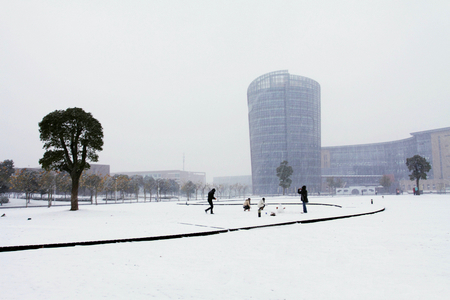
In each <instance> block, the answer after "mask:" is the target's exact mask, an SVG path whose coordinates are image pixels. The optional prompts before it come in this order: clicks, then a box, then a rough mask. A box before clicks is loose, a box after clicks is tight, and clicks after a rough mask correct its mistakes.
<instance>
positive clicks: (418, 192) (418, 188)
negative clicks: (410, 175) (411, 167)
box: [416, 178, 420, 195]
mask: <svg viewBox="0 0 450 300" xmlns="http://www.w3.org/2000/svg"><path fill="white" fill-rule="evenodd" d="M416 186H417V195H420V187H419V178H416Z"/></svg>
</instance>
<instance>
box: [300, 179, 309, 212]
mask: <svg viewBox="0 0 450 300" xmlns="http://www.w3.org/2000/svg"><path fill="white" fill-rule="evenodd" d="M298 193H299V194H300V199H301V200H302V202H303V213H305V214H306V213H307V212H308V211H307V210H306V203H308V191H307V190H306V185H304V186H302V188H300V189H298Z"/></svg>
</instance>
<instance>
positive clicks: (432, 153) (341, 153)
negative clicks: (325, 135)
mask: <svg viewBox="0 0 450 300" xmlns="http://www.w3.org/2000/svg"><path fill="white" fill-rule="evenodd" d="M411 135H412V137H410V138H407V139H403V140H398V141H392V142H386V143H375V144H364V145H353V146H337V147H323V148H322V154H321V156H322V162H321V167H322V178H323V187H324V189H326V178H328V177H333V178H336V179H337V178H341V179H342V181H343V182H344V183H345V184H346V186H350V185H367V186H379V184H380V179H381V177H382V176H383V175H390V176H391V178H394V181H395V182H397V184H398V186H397V187H395V186H393V188H399V189H401V190H403V191H410V190H412V188H413V187H414V186H415V182H414V181H411V180H410V179H409V174H410V171H409V170H408V168H407V167H406V159H407V158H409V157H413V156H414V155H420V156H422V157H424V158H425V159H426V160H427V161H428V162H429V163H430V164H431V167H432V168H431V171H430V172H429V173H428V175H427V178H428V180H420V184H421V186H420V189H421V190H445V188H446V187H450V127H447V128H440V129H434V130H428V131H420V132H414V133H411Z"/></svg>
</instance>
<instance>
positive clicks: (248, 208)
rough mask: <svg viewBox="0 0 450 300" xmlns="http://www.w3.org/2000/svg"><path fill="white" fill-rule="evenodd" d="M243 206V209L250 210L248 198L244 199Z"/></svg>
mask: <svg viewBox="0 0 450 300" xmlns="http://www.w3.org/2000/svg"><path fill="white" fill-rule="evenodd" d="M243 207H244V211H246V210H248V211H250V198H247V199H245V201H244V205H243Z"/></svg>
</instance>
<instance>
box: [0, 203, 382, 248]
mask: <svg viewBox="0 0 450 300" xmlns="http://www.w3.org/2000/svg"><path fill="white" fill-rule="evenodd" d="M180 204H181V203H180ZM183 204H184V203H183ZM280 204H281V205H301V203H292V202H291V203H278V204H274V203H268V205H269V206H272V205H280ZM184 205H185V204H184ZM189 205H203V206H204V205H205V202H196V203H189ZM220 205H241V203H215V204H214V206H220ZM311 205H313V206H314V205H323V206H335V207H338V208H341V206H340V205H335V204H326V203H308V206H311ZM384 210H385V208H384V207H379V206H378V207H377V206H374V207H371V208H370V209H366V210H365V211H364V212H358V213H349V214H340V215H336V216H326V217H316V218H305V216H306V215H305V214H302V216H303V219H302V220H297V221H287V222H279V221H278V222H277V218H273V222H270V224H263V225H252V226H241V227H233V228H220V227H211V226H204V225H196V224H188V223H180V224H185V225H194V226H200V227H209V230H205V231H199V232H190V233H179V234H169V235H155V236H146V237H138V238H136V237H135V238H121V239H109V240H94V241H77V242H65V243H48V244H34V245H17V246H0V252H11V251H22V250H32V249H41V248H61V247H73V246H90V245H102V244H114V243H127V242H146V241H158V240H168V239H177V238H186V237H198V236H208V235H214V234H220V233H227V232H233V231H238V230H250V229H256V228H264V227H273V226H284V225H292V224H299V223H300V224H308V223H316V222H324V221H332V220H337V219H344V218H351V217H358V216H364V215H370V214H375V213H379V212H382V211H384ZM211 228H217V229H214V230H210V229H211Z"/></svg>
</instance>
